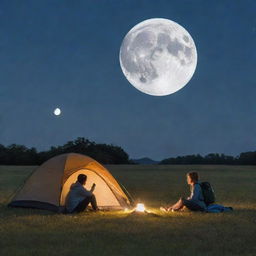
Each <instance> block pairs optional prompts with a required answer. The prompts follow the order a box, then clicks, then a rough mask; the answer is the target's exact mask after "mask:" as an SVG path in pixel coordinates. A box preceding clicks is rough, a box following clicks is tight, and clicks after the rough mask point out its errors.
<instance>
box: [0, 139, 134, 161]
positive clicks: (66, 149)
mask: <svg viewBox="0 0 256 256" xmlns="http://www.w3.org/2000/svg"><path fill="white" fill-rule="evenodd" d="M71 152H72V153H80V154H84V155H87V156H90V157H92V158H94V159H95V160H97V161H98V162H100V163H102V164H130V163H131V162H130V160H129V155H128V154H127V153H126V152H125V151H124V150H123V149H122V148H121V147H118V146H114V145H108V144H96V143H95V142H93V141H89V140H88V139H85V138H77V139H76V140H74V141H69V142H67V143H66V144H64V145H63V146H57V147H51V148H50V149H49V150H47V151H42V152H37V150H36V149H35V148H27V147H25V146H22V145H16V144H12V145H9V146H7V147H5V146H3V145H1V144H0V165H40V164H42V163H43V162H45V161H46V160H48V159H50V158H52V157H54V156H56V155H59V154H64V153H71Z"/></svg>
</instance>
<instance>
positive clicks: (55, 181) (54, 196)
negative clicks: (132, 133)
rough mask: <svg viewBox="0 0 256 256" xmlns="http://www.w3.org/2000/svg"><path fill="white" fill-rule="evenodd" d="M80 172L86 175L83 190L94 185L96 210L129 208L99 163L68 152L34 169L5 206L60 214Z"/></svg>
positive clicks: (120, 191) (118, 188)
mask: <svg viewBox="0 0 256 256" xmlns="http://www.w3.org/2000/svg"><path fill="white" fill-rule="evenodd" d="M81 173H82V174H85V175H86V176H87V182H86V185H85V187H86V188H87V189H90V188H91V186H92V184H93V183H95V184H96V188H95V190H94V194H95V196H96V199H97V203H98V206H99V208H100V209H123V208H126V207H129V206H130V205H131V202H130V200H129V198H128V196H127V195H126V194H125V192H124V191H123V189H122V188H121V187H120V185H119V184H118V182H117V181H116V180H115V178H114V177H113V176H112V175H111V174H110V172H109V171H108V170H107V169H105V168H104V167H103V166H102V165H101V164H99V163H98V162H97V161H95V160H94V159H92V158H90V157H88V156H85V155H81V154H76V153H68V154H62V155H58V156H55V157H53V158H51V159H49V160H48V161H46V162H45V163H43V164H42V165H41V166H40V167H38V168H37V169H36V170H35V171H34V173H33V174H32V175H31V176H30V177H29V178H28V180H27V181H26V183H25V185H24V186H23V188H22V189H21V190H20V191H19V192H18V193H17V194H16V195H15V196H14V198H13V199H12V201H11V202H10V203H9V206H11V207H28V208H38V209H45V210H50V211H54V212H61V211H62V210H63V209H64V206H65V200H66V196H67V194H68V192H69V189H70V186H71V184H73V183H74V182H76V180H77V176H78V175H79V174H81Z"/></svg>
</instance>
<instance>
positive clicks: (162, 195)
mask: <svg viewBox="0 0 256 256" xmlns="http://www.w3.org/2000/svg"><path fill="white" fill-rule="evenodd" d="M107 168H108V169H109V170H110V171H111V173H112V174H113V175H114V176H115V177H116V178H117V179H118V180H119V181H120V182H121V183H122V184H123V185H125V187H126V188H127V190H128V191H129V192H130V193H131V194H132V196H133V197H134V198H136V199H139V200H140V201H141V202H144V203H145V204H146V206H148V207H149V208H150V210H152V211H154V212H155V213H156V214H158V216H157V217H156V216H135V215H130V214H128V213H126V212H104V213H82V214H78V215H58V214H54V213H51V212H47V211H42V210H32V209H17V208H16V209H13V208H7V207H6V204H7V202H8V200H10V196H11V195H12V194H13V193H14V191H15V190H16V189H17V188H18V187H19V186H20V185H21V184H22V183H23V182H24V180H25V179H26V177H27V176H28V175H29V174H30V173H31V172H32V171H33V170H34V167H24V166H23V167H12V166H9V167H7V166H0V255H6V256H9V255H24V256H28V255H37V256H40V255H47V256H50V255H197V256H198V255H256V167H255V166H243V167H242V166H107ZM190 170H197V171H199V173H200V174H201V179H202V180H205V181H210V182H211V184H212V185H213V186H214V189H215V192H216V196H217V202H218V203H220V204H224V205H226V206H232V207H234V209H235V210H234V212H230V213H219V214H209V213H208V214H207V213H190V212H183V213H161V212H160V211H159V210H158V209H159V206H160V205H162V204H166V203H173V202H174V201H175V200H176V199H177V198H178V197H180V196H186V195H187V194H188V193H189V190H188V187H187V185H186V184H185V173H186V172H187V171H190Z"/></svg>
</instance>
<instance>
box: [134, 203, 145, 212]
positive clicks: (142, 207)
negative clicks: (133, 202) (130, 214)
mask: <svg viewBox="0 0 256 256" xmlns="http://www.w3.org/2000/svg"><path fill="white" fill-rule="evenodd" d="M135 211H136V212H144V211H145V206H144V204H137V206H136V208H135Z"/></svg>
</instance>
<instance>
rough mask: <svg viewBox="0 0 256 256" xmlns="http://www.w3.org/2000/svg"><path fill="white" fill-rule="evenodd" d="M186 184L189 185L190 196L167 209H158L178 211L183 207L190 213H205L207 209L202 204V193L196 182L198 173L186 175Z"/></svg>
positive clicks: (161, 208) (203, 203)
mask: <svg viewBox="0 0 256 256" xmlns="http://www.w3.org/2000/svg"><path fill="white" fill-rule="evenodd" d="M187 183H188V185H190V189H191V194H190V196H189V197H188V198H187V199H185V198H183V197H182V198H180V199H179V201H178V202H177V203H176V204H174V205H172V206H167V207H160V210H162V211H179V210H182V209H183V208H184V207H186V208H188V209H189V210H191V211H202V212H204V211H206V209H207V207H206V204H205V202H204V197H203V193H202V189H201V186H200V184H199V181H198V173H197V172H189V173H188V174H187Z"/></svg>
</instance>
